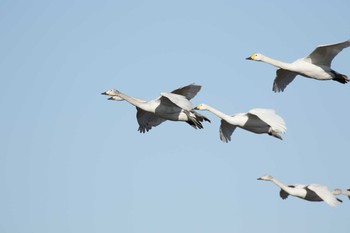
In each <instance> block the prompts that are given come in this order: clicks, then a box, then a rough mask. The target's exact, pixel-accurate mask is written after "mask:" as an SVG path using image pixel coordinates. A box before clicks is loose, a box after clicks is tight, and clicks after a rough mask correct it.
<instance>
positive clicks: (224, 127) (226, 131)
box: [220, 120, 236, 143]
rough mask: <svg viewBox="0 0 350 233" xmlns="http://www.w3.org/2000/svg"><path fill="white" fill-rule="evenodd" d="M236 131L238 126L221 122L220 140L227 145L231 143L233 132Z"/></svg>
mask: <svg viewBox="0 0 350 233" xmlns="http://www.w3.org/2000/svg"><path fill="white" fill-rule="evenodd" d="M235 129H236V126H234V125H231V124H229V123H228V122H227V121H225V120H221V125H220V140H221V141H223V142H226V143H227V142H229V141H231V135H232V133H233V131H235Z"/></svg>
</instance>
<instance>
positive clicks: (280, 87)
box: [272, 69, 298, 92]
mask: <svg viewBox="0 0 350 233" xmlns="http://www.w3.org/2000/svg"><path fill="white" fill-rule="evenodd" d="M297 75H298V74H297V73H295V72H292V71H289V70H284V69H278V70H277V71H276V78H275V80H274V81H273V86H272V90H273V91H274V92H283V91H284V89H286V87H287V86H288V84H289V83H291V82H292V81H293V80H294V78H295V76H297Z"/></svg>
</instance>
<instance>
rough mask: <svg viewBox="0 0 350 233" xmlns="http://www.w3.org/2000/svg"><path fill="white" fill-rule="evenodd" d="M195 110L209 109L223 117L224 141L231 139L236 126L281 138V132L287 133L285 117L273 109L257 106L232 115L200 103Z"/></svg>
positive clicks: (222, 130) (221, 135) (221, 137)
mask: <svg viewBox="0 0 350 233" xmlns="http://www.w3.org/2000/svg"><path fill="white" fill-rule="evenodd" d="M195 110H208V111H209V112H212V113H213V114H215V115H216V116H218V117H219V118H221V125H220V139H221V141H223V142H229V141H231V135H232V133H233V131H234V130H235V129H236V127H240V128H242V129H245V130H248V131H250V132H253V133H257V134H263V133H267V134H269V135H271V136H274V137H276V138H278V139H281V140H282V137H281V136H280V135H279V133H285V131H286V129H287V127H286V125H285V122H284V120H283V118H282V117H280V116H279V115H277V114H276V113H275V111H274V110H272V109H264V108H255V109H251V110H250V111H249V112H247V113H237V114H235V115H232V116H229V115H226V114H224V113H222V112H220V111H219V110H217V109H215V108H213V107H211V106H209V105H207V104H200V105H198V106H197V107H196V108H195Z"/></svg>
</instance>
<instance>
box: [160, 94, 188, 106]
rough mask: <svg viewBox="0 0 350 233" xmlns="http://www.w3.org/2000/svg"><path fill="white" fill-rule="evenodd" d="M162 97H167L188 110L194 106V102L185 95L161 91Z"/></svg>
mask: <svg viewBox="0 0 350 233" xmlns="http://www.w3.org/2000/svg"><path fill="white" fill-rule="evenodd" d="M160 98H161V100H162V98H167V99H168V100H170V101H171V102H172V103H174V104H175V105H177V106H179V107H180V108H182V109H185V110H187V111H190V110H192V108H193V106H192V103H191V102H190V101H189V100H188V99H187V98H186V97H185V96H183V95H179V94H174V93H166V92H163V93H161V97H160Z"/></svg>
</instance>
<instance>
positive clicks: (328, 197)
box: [307, 184, 337, 207]
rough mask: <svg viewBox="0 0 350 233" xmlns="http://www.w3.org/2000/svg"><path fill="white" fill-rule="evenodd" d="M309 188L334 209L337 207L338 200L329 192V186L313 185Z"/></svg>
mask: <svg viewBox="0 0 350 233" xmlns="http://www.w3.org/2000/svg"><path fill="white" fill-rule="evenodd" d="M307 187H308V188H309V189H310V190H312V191H314V192H315V193H316V194H317V195H318V196H319V197H320V198H321V199H322V200H323V201H324V202H326V203H327V204H328V205H330V206H332V207H336V206H337V198H336V197H335V196H334V195H333V194H332V193H331V192H330V191H329V190H328V188H327V186H323V185H317V184H311V185H308V186H307Z"/></svg>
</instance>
